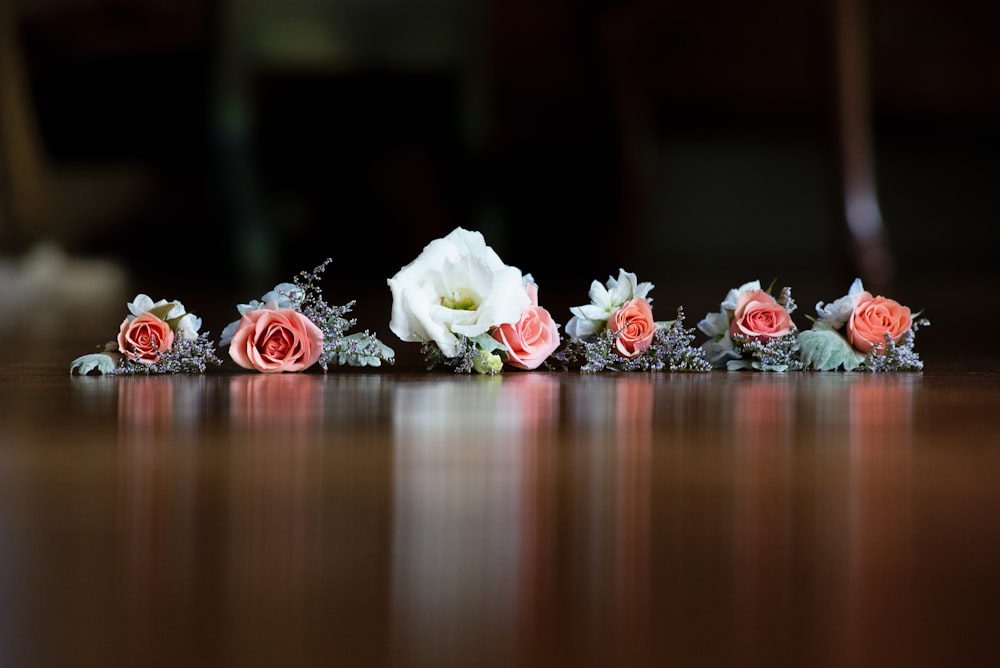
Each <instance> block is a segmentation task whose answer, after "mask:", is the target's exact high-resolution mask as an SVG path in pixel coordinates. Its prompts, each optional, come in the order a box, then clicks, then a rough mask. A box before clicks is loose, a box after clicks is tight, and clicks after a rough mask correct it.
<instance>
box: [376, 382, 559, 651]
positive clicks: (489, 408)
mask: <svg viewBox="0 0 1000 668" xmlns="http://www.w3.org/2000/svg"><path fill="white" fill-rule="evenodd" d="M393 396H394V401H393V449H394V503H393V546H392V585H391V586H392V601H393V617H394V620H393V621H394V637H393V641H394V643H393V650H394V652H395V653H397V654H398V658H399V659H400V660H401V661H402V662H403V663H405V664H406V665H409V666H421V665H427V666H446V665H459V664H461V663H462V660H463V658H465V659H466V660H467V658H468V656H469V655H468V652H469V651H471V650H472V649H473V648H479V647H483V646H489V647H491V648H495V649H496V651H497V654H496V656H495V657H494V658H495V659H497V661H498V662H499V663H501V664H504V665H517V657H518V654H519V652H520V650H521V648H522V647H523V645H520V646H519V643H526V642H530V634H531V633H533V632H537V630H536V629H534V624H533V623H532V618H533V615H534V611H535V610H537V609H538V606H540V605H543V603H542V602H540V601H538V600H537V599H535V598H534V597H536V596H538V595H539V592H540V591H541V589H542V588H540V587H539V586H538V581H537V580H538V578H539V576H540V573H539V566H540V564H539V562H540V560H541V559H542V557H541V556H540V553H542V552H545V551H546V550H548V549H550V548H549V547H548V545H547V541H548V540H550V536H551V534H552V531H553V527H552V526H551V525H550V523H551V522H552V516H551V515H552V511H551V507H552V504H553V503H554V501H553V500H552V499H551V498H549V496H548V490H549V489H550V486H549V485H547V484H545V483H546V476H547V475H549V472H548V469H549V468H550V464H549V463H548V460H549V458H550V457H551V456H552V455H553V453H552V452H551V451H550V450H549V445H550V443H551V438H550V437H551V435H552V434H551V432H552V430H553V429H554V428H555V426H556V425H557V424H558V422H557V420H558V406H559V381H558V380H556V379H555V378H554V377H553V376H550V375H546V374H508V375H504V376H493V377H469V378H465V377H456V378H454V379H449V380H435V381H434V382H413V383H397V384H396V386H395V387H394V393H393Z"/></svg>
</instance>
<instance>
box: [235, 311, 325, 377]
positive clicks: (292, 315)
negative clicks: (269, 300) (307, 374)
mask: <svg viewBox="0 0 1000 668" xmlns="http://www.w3.org/2000/svg"><path fill="white" fill-rule="evenodd" d="M322 353H323V332H321V331H320V329H319V327H317V326H316V325H315V324H313V322H312V321H311V320H309V318H307V317H305V316H304V315H302V314H301V313H299V312H298V311H295V310H294V309H290V308H282V309H257V310H255V311H248V312H247V313H244V314H243V317H242V318H240V324H239V325H238V326H237V328H236V334H234V335H233V340H232V341H231V342H230V344H229V356H230V357H231V358H233V361H234V362H236V363H237V364H239V365H240V366H241V367H243V368H244V369H256V370H257V371H261V372H263V373H281V372H282V371H302V370H303V369H308V368H309V367H311V366H312V365H313V364H315V363H316V360H318V359H319V356H320V355H321V354H322Z"/></svg>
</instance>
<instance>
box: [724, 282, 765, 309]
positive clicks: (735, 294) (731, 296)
mask: <svg viewBox="0 0 1000 668" xmlns="http://www.w3.org/2000/svg"><path fill="white" fill-rule="evenodd" d="M747 290H760V281H750V282H749V283H744V284H743V285H741V286H740V287H738V288H735V289H733V290H730V291H729V292H728V293H727V294H726V298H725V299H723V300H722V304H721V306H722V310H723V311H728V312H729V313H730V314H731V313H732V312H733V311H735V310H736V302H737V300H738V299H739V298H740V295H741V294H742V293H744V292H746V291H747Z"/></svg>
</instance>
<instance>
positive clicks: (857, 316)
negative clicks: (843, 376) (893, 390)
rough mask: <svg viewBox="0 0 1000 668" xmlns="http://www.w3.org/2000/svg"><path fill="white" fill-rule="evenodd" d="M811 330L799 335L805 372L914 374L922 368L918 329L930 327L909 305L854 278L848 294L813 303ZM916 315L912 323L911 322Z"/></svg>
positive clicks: (928, 322)
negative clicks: (870, 289) (917, 346)
mask: <svg viewBox="0 0 1000 668" xmlns="http://www.w3.org/2000/svg"><path fill="white" fill-rule="evenodd" d="M816 314H817V317H816V318H815V319H814V321H813V326H812V328H811V329H809V330H806V331H804V332H802V333H801V334H800V335H799V345H800V347H801V357H802V363H803V365H804V366H805V368H807V369H815V370H817V371H831V370H835V369H841V368H842V369H844V370H845V371H852V370H854V369H863V370H868V371H917V370H920V369H923V367H924V364H923V362H922V361H921V359H920V356H919V355H918V354H917V353H916V352H915V351H914V350H913V344H914V341H915V338H916V333H917V330H918V329H919V328H920V327H922V326H927V325H930V321H928V320H927V319H926V318H920V317H919V314H916V316H914V315H913V314H911V312H910V309H909V307H907V306H903V305H902V304H900V303H899V302H897V301H895V300H893V299H888V298H886V297H881V296H878V297H876V296H873V295H872V294H871V293H870V292H868V291H867V290H865V289H864V285H863V284H862V282H861V279H860V278H856V279H854V282H853V283H852V284H851V287H850V289H849V290H848V292H847V294H846V295H845V296H843V297H840V298H839V299H836V300H834V301H833V302H832V303H830V304H824V303H823V302H818V303H817V304H816ZM915 317H916V319H914V318H915Z"/></svg>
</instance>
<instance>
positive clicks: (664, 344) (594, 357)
mask: <svg viewBox="0 0 1000 668" xmlns="http://www.w3.org/2000/svg"><path fill="white" fill-rule="evenodd" d="M616 336H617V334H616V333H614V332H612V331H611V330H608V329H605V330H604V332H602V333H601V334H600V335H598V336H597V337H596V338H593V339H587V340H572V339H564V340H563V344H562V347H561V348H560V349H559V350H558V351H556V353H555V354H554V355H553V356H552V358H553V360H554V361H556V362H558V363H559V364H560V365H562V367H563V368H571V367H574V366H576V365H580V371H581V372H583V373H597V372H599V371H663V370H665V369H669V370H670V371H693V372H704V371H711V369H712V366H711V365H710V364H709V363H708V361H707V360H706V359H705V353H704V351H702V350H701V349H700V348H695V347H693V346H692V345H691V342H692V341H694V338H695V337H694V330H693V329H688V328H685V327H684V309H683V307H678V309H677V320H675V321H674V322H673V323H672V324H671V325H670V326H669V327H665V328H657V330H656V333H655V334H654V335H653V341H652V343H650V345H649V347H648V348H647V349H646V350H644V351H642V353H641V354H639V355H638V356H636V357H633V358H624V357H622V356H621V355H619V354H618V353H617V352H615V338H616ZM581 362H582V364H580V363H581Z"/></svg>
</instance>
